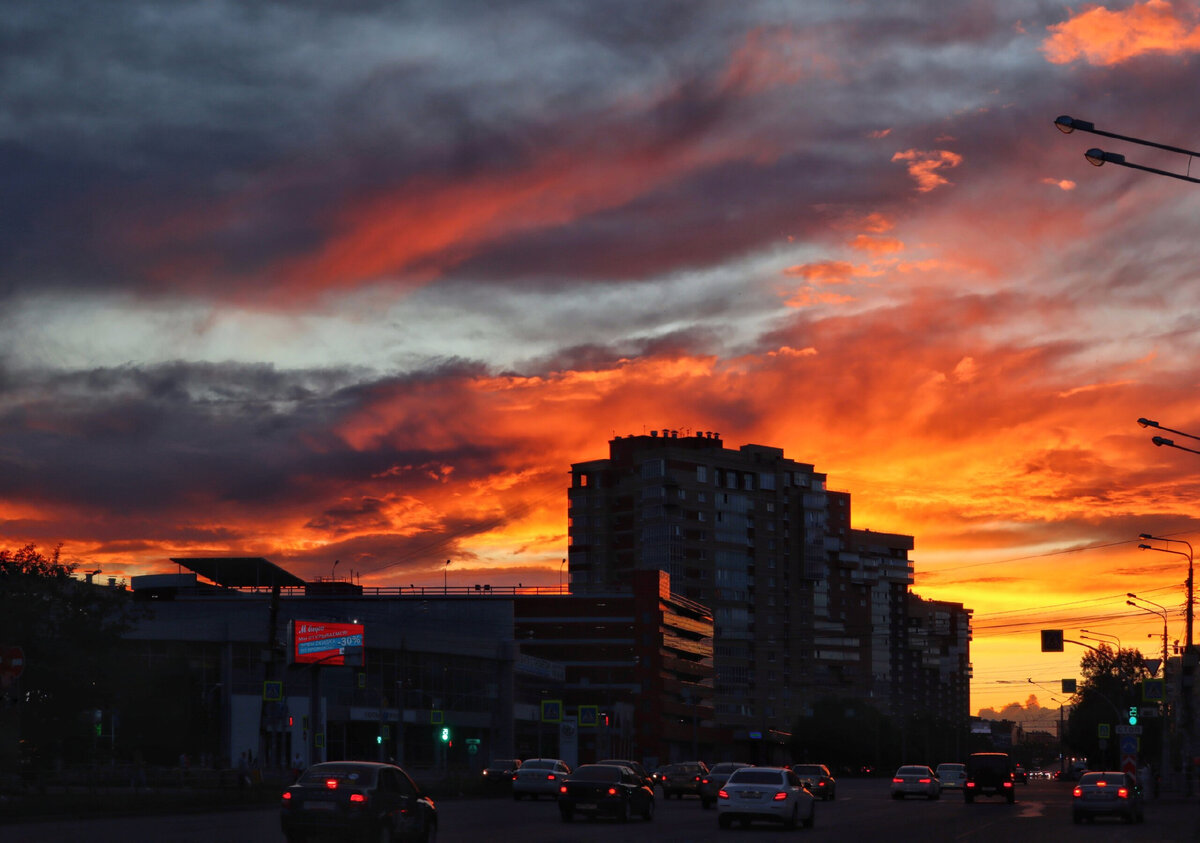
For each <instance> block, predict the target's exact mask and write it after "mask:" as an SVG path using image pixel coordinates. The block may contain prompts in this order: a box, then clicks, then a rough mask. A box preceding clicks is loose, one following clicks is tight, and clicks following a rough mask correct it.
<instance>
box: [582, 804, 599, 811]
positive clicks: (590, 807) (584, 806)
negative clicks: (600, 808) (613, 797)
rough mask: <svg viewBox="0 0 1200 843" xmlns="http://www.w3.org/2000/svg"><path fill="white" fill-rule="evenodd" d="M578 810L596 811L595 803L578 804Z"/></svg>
mask: <svg viewBox="0 0 1200 843" xmlns="http://www.w3.org/2000/svg"><path fill="white" fill-rule="evenodd" d="M579 810H581V811H594V810H596V803H595V802H580V803H579Z"/></svg>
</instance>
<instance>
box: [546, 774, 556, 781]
mask: <svg viewBox="0 0 1200 843" xmlns="http://www.w3.org/2000/svg"><path fill="white" fill-rule="evenodd" d="M554 779H555V776H554V774H553V773H547V774H546V781H548V782H552V781H554Z"/></svg>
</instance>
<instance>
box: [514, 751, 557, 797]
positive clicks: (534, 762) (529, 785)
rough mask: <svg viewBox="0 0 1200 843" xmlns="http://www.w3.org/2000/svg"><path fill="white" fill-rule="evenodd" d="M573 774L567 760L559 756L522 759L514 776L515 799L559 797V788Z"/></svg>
mask: <svg viewBox="0 0 1200 843" xmlns="http://www.w3.org/2000/svg"><path fill="white" fill-rule="evenodd" d="M570 774H571V768H570V767H569V766H567V762H566V761H563V760H561V759H559V758H530V759H529V760H528V761H522V762H521V766H520V767H518V768H517V770H516V772H514V773H513V777H512V794H513V799H515V800H517V801H520V800H521V798H522V797H525V796H528V797H531V798H533V799H537V798H538V797H539V796H549V797H550V798H551V799H557V798H558V788H559V787H560V786H561V785H562V783H563V782H564V781H565V780H566V778H567V776H569V775H570Z"/></svg>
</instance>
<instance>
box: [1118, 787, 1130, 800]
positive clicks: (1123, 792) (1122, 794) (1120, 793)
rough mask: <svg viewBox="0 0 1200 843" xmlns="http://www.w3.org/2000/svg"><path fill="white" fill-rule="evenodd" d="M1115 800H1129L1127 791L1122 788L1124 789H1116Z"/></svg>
mask: <svg viewBox="0 0 1200 843" xmlns="http://www.w3.org/2000/svg"><path fill="white" fill-rule="evenodd" d="M1117 798H1118V799H1128V798H1129V789H1128V788H1124V787H1118V788H1117Z"/></svg>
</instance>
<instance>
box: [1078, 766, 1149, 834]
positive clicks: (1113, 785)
mask: <svg viewBox="0 0 1200 843" xmlns="http://www.w3.org/2000/svg"><path fill="white" fill-rule="evenodd" d="M1103 816H1116V817H1120V818H1121V819H1122V820H1124V821H1125V822H1127V823H1133V822H1139V823H1140V822H1142V820H1144V819H1145V818H1146V817H1145V801H1144V796H1143V794H1142V788H1141V785H1139V784H1138V781H1137V779H1136V778H1135V777H1134V776H1131V775H1129V774H1128V773H1123V772H1119V771H1111V770H1109V771H1104V772H1092V773H1084V774H1083V775H1081V776H1080V777H1079V784H1077V785H1075V789H1074V790H1073V791H1072V792H1071V819H1073V820H1074V821H1075V822H1077V823H1081V822H1083V821H1084V820H1087V821H1088V822H1094V821H1095V819H1096V817H1103Z"/></svg>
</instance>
